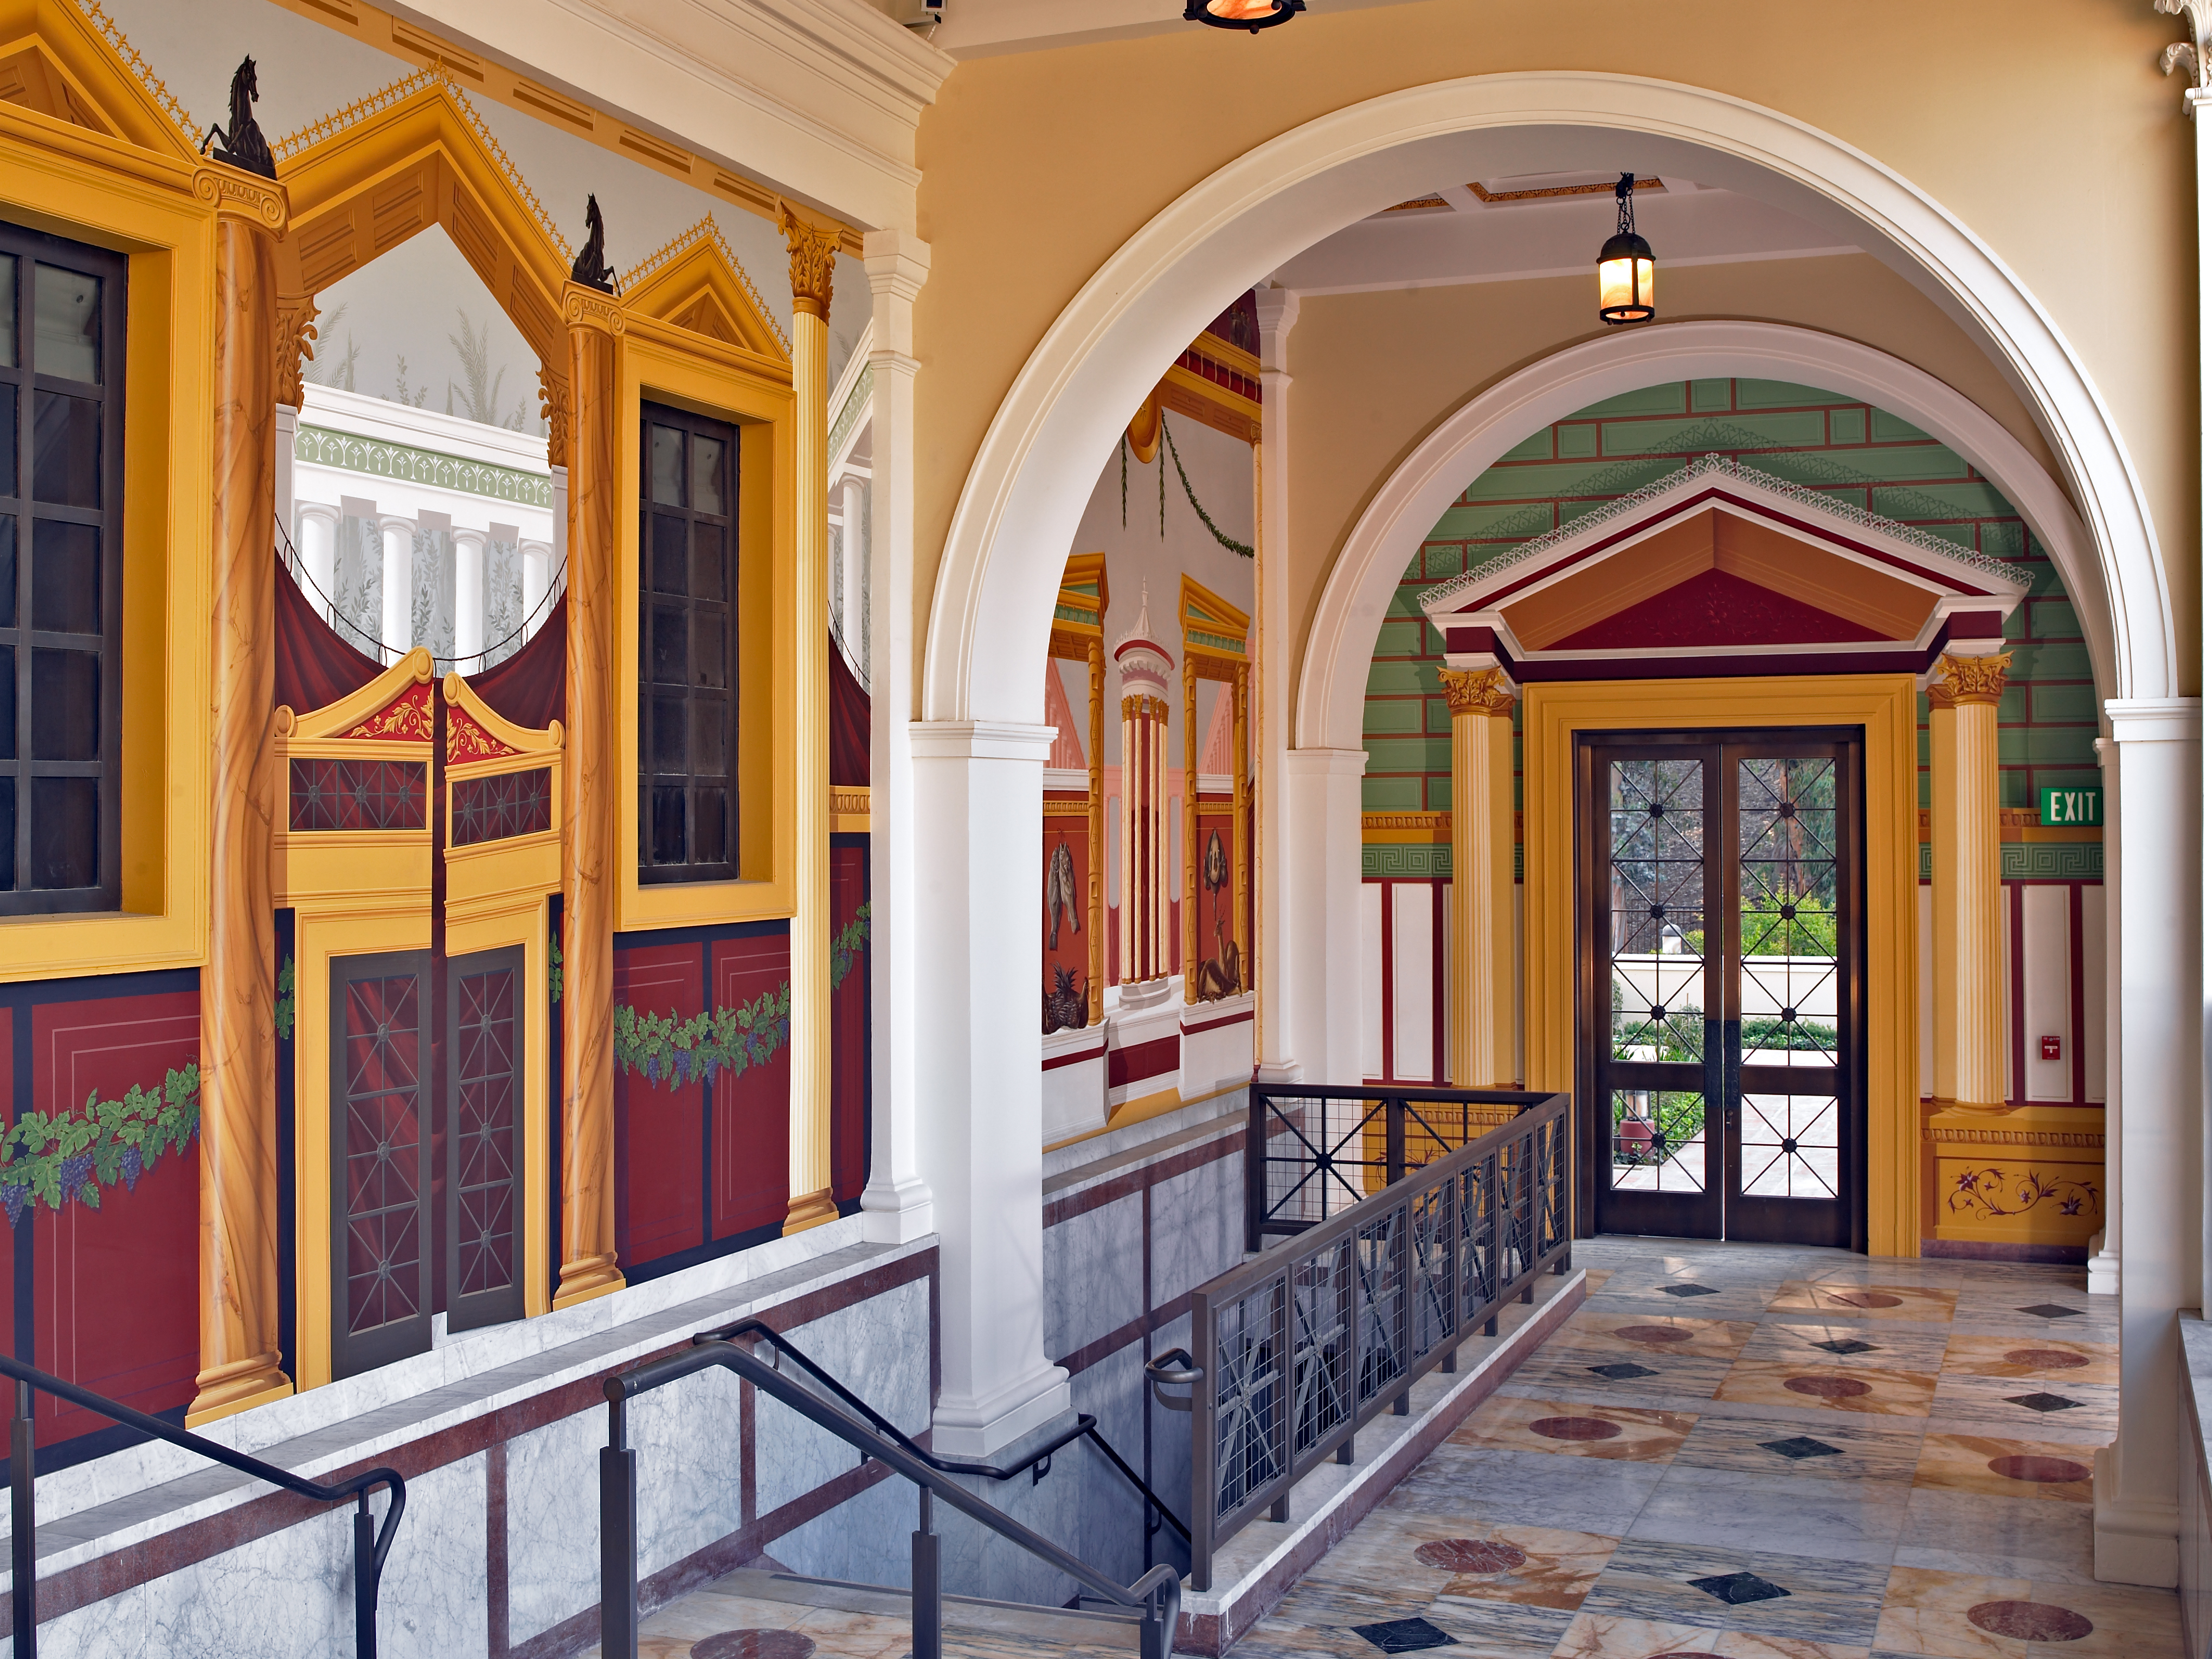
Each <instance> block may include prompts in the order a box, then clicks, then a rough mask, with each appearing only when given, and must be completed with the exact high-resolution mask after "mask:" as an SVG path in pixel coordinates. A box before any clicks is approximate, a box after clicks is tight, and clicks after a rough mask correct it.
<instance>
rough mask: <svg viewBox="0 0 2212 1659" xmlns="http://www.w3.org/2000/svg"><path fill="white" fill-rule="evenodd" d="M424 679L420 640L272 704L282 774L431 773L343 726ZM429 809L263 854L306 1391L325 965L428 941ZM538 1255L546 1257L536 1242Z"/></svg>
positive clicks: (324, 1315)
mask: <svg viewBox="0 0 2212 1659" xmlns="http://www.w3.org/2000/svg"><path fill="white" fill-rule="evenodd" d="M429 683H430V653H428V651H426V650H423V649H422V647H416V649H415V650H413V651H410V652H409V653H407V655H405V656H404V657H402V658H401V659H399V660H398V662H396V663H394V664H393V665H392V666H391V667H389V668H387V669H386V670H385V671H384V672H382V673H381V674H380V675H378V676H377V677H376V678H374V679H373V680H371V681H370V682H369V683H368V684H367V685H364V686H362V688H361V689H360V690H356V691H353V692H349V693H348V694H347V695H346V696H343V697H341V698H339V699H338V700H337V702H334V703H329V704H326V705H325V707H323V708H318V709H313V710H311V711H309V712H308V713H307V714H302V715H298V716H295V717H293V718H291V719H290V720H287V718H286V715H287V714H288V713H289V711H285V710H280V711H279V712H278V714H277V719H276V738H275V743H274V748H275V750H276V760H275V765H276V769H277V775H278V777H279V778H280V779H281V778H289V774H290V763H291V761H292V759H293V757H295V756H298V757H308V756H316V757H333V758H343V759H360V760H398V761H411V762H415V763H419V764H420V765H422V767H423V768H424V769H425V771H426V773H427V772H428V769H429V766H430V761H431V750H430V744H429V741H428V738H423V739H421V740H416V739H402V738H376V739H372V738H346V737H343V736H341V735H340V734H341V733H343V732H347V731H349V730H350V729H351V728H352V727H353V726H356V725H357V724H359V723H360V722H361V721H362V720H366V719H367V718H368V716H370V715H371V714H375V713H377V712H378V711H379V710H380V709H382V708H386V707H388V706H389V705H390V704H391V703H392V702H393V701H394V700H395V699H396V698H398V697H399V696H402V695H404V693H405V692H406V691H407V690H410V688H411V687H414V686H417V685H428V684H429ZM426 781H427V778H426ZM287 793H289V787H280V789H279V792H278V799H283V798H284V797H285V795H286V794H287ZM425 817H426V822H425V825H424V827H423V828H422V829H337V830H301V831H297V832H295V831H293V830H290V829H284V828H282V827H280V828H279V829H277V831H276V848H275V850H274V852H273V853H272V854H271V855H270V865H271V868H270V885H271V887H272V888H273V889H274V890H275V897H276V906H277V908H279V909H283V908H286V907H288V906H289V908H291V910H292V912H293V926H292V996H293V1027H292V1052H293V1054H294V1055H295V1058H296V1059H297V1060H301V1061H303V1062H304V1063H301V1064H299V1065H297V1066H296V1069H295V1072H294V1073H293V1078H292V1101H293V1124H294V1133H293V1137H292V1148H293V1152H292V1170H293V1191H294V1193H295V1194H296V1200H295V1211H294V1215H295V1218H294V1225H293V1239H294V1243H295V1249H296V1251H297V1260H298V1262H299V1271H298V1273H297V1274H296V1275H295V1279H296V1283H297V1285H298V1291H297V1298H298V1299H297V1302H296V1304H295V1309H296V1312H297V1316H298V1328H299V1334H298V1338H297V1347H296V1352H295V1359H294V1365H295V1370H294V1377H293V1381H294V1385H295V1387H296V1388H298V1389H302V1390H304V1389H313V1388H319V1387H321V1386H322V1385H323V1384H324V1383H328V1382H329V1381H330V1380H331V1089H330V1066H329V1057H330V1045H331V959H332V958H334V957H352V956H368V955H373V954H374V953H376V952H379V951H427V950H428V949H429V948H430V878H431V866H430V860H431V858H432V856H433V853H434V849H433V848H432V847H431V845H430V830H429V828H428V822H427V817H428V815H427V814H426V815H425ZM541 1046H542V1045H541ZM540 1237H541V1238H542V1237H543V1235H540ZM537 1254H538V1255H539V1256H541V1257H542V1256H543V1255H544V1249H543V1248H542V1247H541V1248H540V1249H538V1252H537ZM541 1272H542V1269H541Z"/></svg>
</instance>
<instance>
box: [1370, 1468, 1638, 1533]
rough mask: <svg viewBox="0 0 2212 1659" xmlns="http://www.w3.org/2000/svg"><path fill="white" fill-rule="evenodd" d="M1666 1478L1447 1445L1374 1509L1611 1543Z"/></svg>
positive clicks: (1619, 1469) (1634, 1469) (1631, 1469)
mask: <svg viewBox="0 0 2212 1659" xmlns="http://www.w3.org/2000/svg"><path fill="white" fill-rule="evenodd" d="M1447 1451H1448V1452H1449V1453H1450V1454H1451V1455H1449V1456H1446V1455H1444V1453H1445V1452H1447ZM1666 1473H1667V1471H1666V1470H1665V1469H1664V1468H1661V1467H1660V1466H1659V1465H1657V1464H1656V1463H1621V1462H1607V1461H1606V1460H1605V1459H1602V1458H1596V1457H1553V1456H1550V1455H1547V1454H1545V1453H1542V1452H1522V1451H1502V1450H1493V1449H1463V1448H1461V1447H1457V1446H1453V1447H1448V1448H1443V1449H1440V1450H1439V1451H1438V1452H1437V1453H1435V1454H1432V1455H1431V1456H1430V1458H1429V1459H1428V1461H1427V1462H1425V1463H1423V1464H1422V1465H1421V1466H1420V1468H1417V1469H1415V1470H1414V1471H1413V1474H1410V1475H1408V1476H1407V1478H1406V1479H1405V1480H1403V1481H1401V1482H1400V1483H1399V1486H1398V1488H1397V1490H1396V1491H1395V1492H1392V1493H1391V1494H1390V1496H1389V1498H1387V1499H1385V1500H1384V1502H1383V1505H1382V1506H1381V1508H1382V1510H1411V1511H1413V1512H1414V1513H1417V1514H1421V1515H1431V1516H1438V1515H1440V1516H1453V1517H1455V1518H1458V1519H1467V1520H1484V1521H1497V1522H1505V1523H1507V1524H1509V1525H1518V1526H1529V1527H1557V1528H1564V1529H1567V1530H1571V1531H1575V1532H1588V1533H1596V1534H1602V1535H1610V1536H1614V1537H1617V1536H1619V1535H1620V1533H1621V1532H1622V1531H1623V1530H1624V1529H1625V1528H1626V1527H1627V1525H1628V1523H1629V1522H1630V1521H1631V1520H1632V1519H1633V1518H1634V1516H1636V1514H1637V1512H1638V1510H1641V1509H1642V1508H1643V1507H1644V1501H1645V1499H1647V1498H1650V1495H1651V1491H1652V1488H1654V1487H1655V1486H1657V1485H1658V1484H1659V1481H1660V1478H1661V1477H1662V1475H1664V1474H1666ZM1377 1512H1378V1513H1380V1512H1381V1510H1378V1511H1377Z"/></svg>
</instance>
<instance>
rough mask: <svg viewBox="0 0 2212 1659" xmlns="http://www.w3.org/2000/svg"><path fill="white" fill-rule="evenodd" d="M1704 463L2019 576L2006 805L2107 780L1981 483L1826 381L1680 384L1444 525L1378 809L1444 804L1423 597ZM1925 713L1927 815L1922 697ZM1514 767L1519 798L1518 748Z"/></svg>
mask: <svg viewBox="0 0 2212 1659" xmlns="http://www.w3.org/2000/svg"><path fill="white" fill-rule="evenodd" d="M1705 453H1720V454H1723V455H1728V456H1730V457H1734V458H1738V459H1742V460H1745V461H1747V462H1748V463H1749V464H1750V465H1753V466H1756V467H1759V468H1760V469H1762V470H1763V471H1768V472H1771V473H1774V474H1775V475H1777V476H1778V477H1784V478H1787V479H1789V480H1790V482H1792V483H1802V484H1806V485H1809V486H1811V487H1812V488H1814V489H1822V490H1826V491H1827V492H1829V493H1831V494H1832V495H1836V496H1837V497H1838V499H1840V500H1843V501H1850V502H1851V503H1853V504H1854V505H1856V506H1858V507H1864V508H1865V509H1867V510H1868V511H1869V512H1874V513H1882V514H1884V515H1885V516H1887V517H1889V518H1893V519H1899V520H1903V521H1904V522H1905V523H1907V524H1911V525H1917V526H1919V527H1920V528H1922V529H1923V530H1926V531H1929V532H1932V533H1934V534H1936V535H1939V536H1943V537H1946V538H1949V539H1951V540H1954V541H1956V542H1957V543H1959V544H1960V545H1961V546H1965V547H1972V548H1976V549H1978V550H1981V551H1982V552H1984V553H1987V554H1989V555H1990V556H1992V557H1996V558H2001V559H2005V560H2008V561H2010V562H2013V563H2015V564H2016V565H2018V566H2019V567H2020V568H2021V573H2022V574H2025V575H2028V576H2031V577H2032V578H2033V582H2034V586H2033V591H2032V592H2031V595H2030V597H2029V598H2028V599H2027V600H2026V601H2025V602H2024V603H2023V604H2022V605H2021V606H2020V608H2019V610H2018V611H2016V612H2015V615H2014V617H2012V619H2011V621H2010V623H2008V626H2007V629H2006V634H2007V635H2008V638H2009V639H2010V640H2011V641H2012V643H2013V666H2012V677H2011V688H2010V689H2009V690H2008V692H2007V694H2006V696H2005V699H2004V701H2003V702H2002V705H2001V706H2000V707H1999V708H1998V711H1997V723H1998V750H1999V766H2000V768H2001V769H2002V772H2001V777H2000V781H1999V786H1998V787H1999V799H2001V800H2002V802H2003V804H2004V805H2008V806H2032V805H2034V804H2035V801H2036V799H2037V791H2038V790H2039V789H2040V788H2042V787H2044V786H2045V785H2051V786H2054V787H2078V786H2080V785H2082V784H2085V783H2086V784H2093V783H2095V782H2096V781H2098V775H2097V763H2096V754H2095V750H2093V748H2092V747H2091V744H2093V741H2094V740H2095V738H2096V735H2097V713H2096V690H2095V687H2094V685H2093V684H2092V681H2091V678H2090V673H2089V654H2088V651H2087V647H2085V646H2084V645H2083V643H2082V641H2081V623H2080V622H2079V621H2078V620H2077V619H2076V617H2075V614H2074V607H2073V605H2072V604H2071V603H2070V602H2069V600H2068V599H2067V597H2066V590H2065V587H2064V586H2063V584H2062V583H2061V582H2060V580H2058V573H2057V570H2056V569H2055V568H2053V567H2052V565H2051V562H2050V560H2049V559H2048V558H2046V557H2045V555H2044V552H2043V550H2042V549H2041V548H2039V547H2038V546H2036V545H2035V544H2034V543H2033V538H2031V537H2030V536H2029V535H2028V533H2027V527H2026V526H2025V525H2023V524H2022V522H2021V518H2020V515H2019V514H2018V513H2015V511H2014V510H2013V508H2012V507H2011V504H2010V503H2009V502H2008V501H2005V499H2004V498H2003V497H2002V495H1999V494H1998V493H1997V491H1996V489H1995V487H1994V486H1992V485H1991V484H1990V483H1989V482H1988V480H1986V479H1984V478H1983V477H1980V476H1979V475H1978V474H1977V473H1976V472H1975V471H1974V470H1973V469H1972V467H1970V466H1969V465H1966V462H1965V461H1964V460H1962V459H1960V457H1959V456H1958V455H1956V454H1954V453H1953V452H1952V451H1950V450H1949V449H1947V448H1946V447H1943V446H1942V444H1940V443H1937V442H1936V441H1935V440H1934V439H1933V438H1930V437H1929V435H1927V434H1926V433H1924V432H1922V431H1920V430H1919V429H1918V428H1916V427H1914V426H1913V425H1911V423H1910V422H1905V421H1902V420H1899V418H1898V417H1897V416H1893V415H1890V414H1887V413H1886V412H1884V411H1883V410H1879V409H1875V408H1874V407H1872V406H1871V405H1869V404H1863V403H1854V402H1851V401H1850V399H1848V398H1840V397H1838V396H1836V395H1835V394H1833V393H1832V392H1822V391H1820V390H1818V389H1817V388H1815V387H1812V386H1792V385H1790V384H1788V383H1787V382H1784V381H1779V380H1698V381H1670V382H1668V383H1667V384H1664V385H1661V386H1647V387H1645V388H1644V390H1642V391H1640V392H1628V393H1626V394H1624V395H1623V396H1621V397H1618V398H1608V399H1607V401H1605V402H1604V403H1601V404H1593V405H1592V406H1591V407H1589V408H1588V409H1585V410H1580V411H1578V412H1577V413H1576V414H1574V415H1571V416H1568V417H1567V418H1566V419H1565V420H1564V421H1561V422H1559V423H1558V424H1556V425H1553V426H1550V427H1547V428H1544V429H1543V430H1542V431H1541V432H1538V433H1535V434H1534V435H1531V436H1530V437H1529V438H1528V440H1527V441H1525V442H1523V443H1521V444H1518V445H1516V446H1515V447H1514V448H1513V449H1511V450H1510V451H1509V452H1508V453H1506V455H1505V456H1504V459H1501V460H1500V461H1499V462H1498V464H1497V465H1494V466H1492V467H1491V468H1490V469H1489V470H1488V471H1486V472H1484V473H1483V474H1482V476H1481V477H1479V478H1477V479H1475V480H1474V482H1473V483H1470V484H1469V485H1468V487H1467V489H1465V490H1464V491H1463V492H1462V494H1461V495H1460V499H1459V500H1458V501H1456V502H1455V503H1454V504H1453V506H1451V507H1449V508H1447V509H1446V510H1445V513H1444V514H1443V517H1442V518H1441V519H1440V520H1437V526H1436V528H1435V529H1434V530H1433V531H1431V532H1430V534H1429V536H1428V538H1427V539H1426V540H1425V542H1424V543H1423V544H1422V547H1421V550H1420V552H1419V554H1417V555H1416V556H1414V559H1413V562H1412V564H1411V565H1409V566H1408V567H1407V571H1406V574H1405V579H1404V580H1402V581H1401V583H1400V585H1399V587H1398V591H1397V592H1396V594H1395V596H1394V597H1393V599H1392V601H1391V604H1390V607H1389V620H1388V621H1386V622H1385V623H1383V631H1382V635H1381V636H1380V638H1379V639H1378V641H1377V643H1376V654H1375V662H1374V665H1373V666H1372V667H1371V668H1370V671H1369V673H1368V680H1367V720H1366V730H1367V732H1368V742H1367V756H1368V758H1367V776H1366V779H1365V781H1364V785H1363V790H1364V800H1365V804H1366V807H1367V810H1368V811H1376V812H1381V811H1395V812H1406V811H1448V810H1449V806H1450V794H1451V746H1450V744H1449V741H1448V738H1449V732H1450V730H1451V715H1450V711H1449V709H1447V708H1445V707H1444V703H1443V696H1442V693H1441V692H1440V691H1439V690H1438V689H1437V679H1436V675H1435V670H1436V669H1437V667H1440V666H1441V665H1442V663H1443V641H1441V640H1439V639H1438V638H1437V635H1436V634H1435V633H1434V631H1433V630H1431V629H1428V628H1426V627H1425V625H1423V624H1422V623H1420V622H1419V621H1418V620H1417V619H1418V618H1419V616H1420V599H1421V595H1422V594H1423V592H1425V591H1426V590H1427V588H1428V587H1430V586H1431V585H1433V584H1434V583H1437V582H1440V581H1446V580H1449V579H1450V578H1452V577H1454V576H1456V575H1459V574H1461V573H1462V572H1463V571H1464V570H1466V569H1467V568H1468V566H1470V565H1472V564H1479V563H1480V562H1482V561H1483V560H1485V559H1488V558H1492V557H1494V556H1496V555H1497V554H1498V553H1500V552H1502V551H1504V550H1506V549H1508V548H1510V547H1513V546H1516V545H1517V544H1520V543H1522V542H1524V541H1528V540H1529V539H1531V538H1534V537H1537V536H1541V535H1542V534H1543V533H1544V532H1547V531H1548V530H1550V529H1552V528H1553V527H1554V526H1557V525H1560V524H1564V523H1566V522H1568V521H1569V520H1572V519H1574V518H1577V517H1578V516H1580V515H1581V514H1583V513H1588V512H1590V511H1592V510H1594V509H1595V508H1596V507H1601V506H1602V505H1603V504H1604V503H1605V502H1607V501H1612V500H1613V499H1614V498H1615V497H1617V496H1620V495H1626V493H1628V492H1629V491H1630V490H1632V489H1637V488H1638V487H1639V486H1641V485H1643V484H1645V483H1650V481H1651V480H1653V479H1654V478H1658V477H1664V476H1665V475H1666V474H1667V473H1668V472H1671V471H1674V470H1676V469H1677V468H1679V467H1680V466H1682V465H1685V464H1686V463H1687V462H1688V461H1690V460H1691V459H1694V458H1695V457H1697V456H1699V455H1703V454H1705ZM1920 719H1921V729H1922V742H1921V755H1920V764H1921V769H1922V776H1921V801H1922V804H1923V805H1925V804H1926V802H1927V776H1926V769H1927V764H1928V754H1927V743H1926V730H1927V720H1928V706H1927V700H1926V699H1925V698H1924V697H1923V699H1921V705H1920ZM1515 725H1516V730H1517V728H1518V726H1519V715H1518V714H1517V712H1516V715H1515ZM1422 733H1425V734H1426V736H1425V737H1423V736H1422V735H1420V734H1422ZM1516 747H1517V745H1516ZM1517 770H1518V757H1517V754H1516V783H1515V788H1516V793H1518V788H1519V781H1518V777H1517Z"/></svg>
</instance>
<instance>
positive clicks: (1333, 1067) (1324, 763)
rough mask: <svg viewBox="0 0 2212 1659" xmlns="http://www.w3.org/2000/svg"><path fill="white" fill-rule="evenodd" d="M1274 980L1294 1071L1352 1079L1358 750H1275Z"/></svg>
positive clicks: (1362, 755) (1355, 1058)
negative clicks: (1278, 791)
mask: <svg viewBox="0 0 2212 1659" xmlns="http://www.w3.org/2000/svg"><path fill="white" fill-rule="evenodd" d="M1366 770H1367V751H1366V750H1364V749H1293V750H1291V751H1290V752H1289V754H1288V755H1286V756H1285V757H1284V775H1285V781H1286V783H1287V785H1288V787H1287V788H1286V790H1285V799H1284V806H1285V814H1284V816H1285V817H1286V818H1287V819H1288V820H1289V821H1288V823H1286V824H1285V826H1284V827H1285V836H1284V842H1285V848H1284V851H1285V859H1284V864H1283V870H1284V880H1283V883H1282V889H1281V891H1282V898H1281V905H1280V910H1279V914H1280V915H1281V917H1282V931H1283V934H1284V939H1283V963H1284V966H1285V969H1287V971H1286V972H1285V976H1284V979H1283V981H1282V984H1283V987H1284V994H1283V999H1282V1008H1283V1015H1284V1018H1285V1019H1286V1020H1287V1021H1288V1023H1289V1026H1290V1029H1291V1031H1292V1032H1293V1033H1295V1034H1296V1035H1295V1041H1296V1042H1297V1065H1298V1067H1299V1072H1298V1075H1299V1079H1300V1080H1301V1081H1303V1082H1307V1083H1321V1084H1357V1083H1358V1082H1359V1080H1360V1063H1359V1008H1360V980H1359V975H1360V966H1359V963H1360V940H1359V780H1360V777H1361V775H1362V774H1364V772H1365V771H1366Z"/></svg>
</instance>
